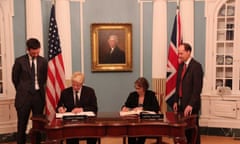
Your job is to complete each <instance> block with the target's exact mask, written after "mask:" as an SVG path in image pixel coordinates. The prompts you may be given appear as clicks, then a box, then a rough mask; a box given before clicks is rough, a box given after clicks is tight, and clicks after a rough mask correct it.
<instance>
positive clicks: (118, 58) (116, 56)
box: [104, 47, 125, 64]
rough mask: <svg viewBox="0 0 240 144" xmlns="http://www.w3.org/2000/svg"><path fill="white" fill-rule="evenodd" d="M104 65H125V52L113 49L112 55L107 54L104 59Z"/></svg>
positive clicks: (116, 48)
mask: <svg viewBox="0 0 240 144" xmlns="http://www.w3.org/2000/svg"><path fill="white" fill-rule="evenodd" d="M104 63H123V64H124V63H125V52H124V51H122V50H121V49H120V48H118V47H115V48H114V50H113V52H112V53H110V52H109V53H108V54H107V55H106V57H105V58H104Z"/></svg>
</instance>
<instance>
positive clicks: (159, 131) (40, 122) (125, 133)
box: [30, 112, 198, 144]
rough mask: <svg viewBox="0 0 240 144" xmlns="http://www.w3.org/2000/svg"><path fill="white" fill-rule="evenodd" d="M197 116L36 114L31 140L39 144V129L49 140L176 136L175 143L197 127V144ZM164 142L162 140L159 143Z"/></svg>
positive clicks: (184, 138)
mask: <svg viewBox="0 0 240 144" xmlns="http://www.w3.org/2000/svg"><path fill="white" fill-rule="evenodd" d="M196 119H197V116H196V115H192V116H189V117H183V116H182V114H178V113H174V112H167V113H166V114H165V115H164V119H160V120H158V119H155V120H153V119H140V118H139V117H138V116H124V117H121V116H120V115H119V112H116V113H112V112H110V113H102V112H100V113H98V114H97V116H96V117H90V118H88V119H86V120H78V121H71V120H62V119H54V120H53V121H52V122H48V121H47V119H46V117H44V116H35V117H32V124H33V126H32V129H31V132H30V134H31V143H32V144H35V138H36V132H39V131H41V132H44V133H46V143H58V142H59V141H61V140H64V139H67V138H86V137H97V138H100V137H105V136H109V137H135V136H137V137H138V136H146V137H148V136H149V137H160V136H170V137H173V139H174V143H175V144H186V143H187V140H186V137H185V130H186V129H192V130H193V133H192V134H193V141H192V142H191V143H192V144H194V143H196V135H197V132H198V129H197V126H196ZM159 143H160V142H159Z"/></svg>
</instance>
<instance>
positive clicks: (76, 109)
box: [72, 107, 83, 113]
mask: <svg viewBox="0 0 240 144" xmlns="http://www.w3.org/2000/svg"><path fill="white" fill-rule="evenodd" d="M80 112H83V108H79V107H77V108H74V109H73V110H72V113H80Z"/></svg>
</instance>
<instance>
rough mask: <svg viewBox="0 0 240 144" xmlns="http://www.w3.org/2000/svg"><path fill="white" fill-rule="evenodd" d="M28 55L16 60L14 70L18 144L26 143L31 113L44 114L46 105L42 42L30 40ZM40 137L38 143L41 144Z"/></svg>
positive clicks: (46, 65) (27, 44)
mask: <svg viewBox="0 0 240 144" xmlns="http://www.w3.org/2000/svg"><path fill="white" fill-rule="evenodd" d="M26 46H27V54H25V55H23V56H20V57H18V58H16V60H15V63H14V65H13V68H12V82H13V84H14V87H15V89H16V98H15V108H16V110H17V118H18V122H17V143H18V144H25V143H26V128H27V124H28V119H29V115H30V112H31V111H32V114H33V115H41V114H43V109H44V105H45V84H46V81H47V67H48V64H47V60H46V59H45V58H43V57H41V56H39V53H40V42H39V41H38V40H37V39H35V38H30V39H28V40H27V42H26ZM40 138H41V137H40V135H39V136H38V138H37V142H38V143H40Z"/></svg>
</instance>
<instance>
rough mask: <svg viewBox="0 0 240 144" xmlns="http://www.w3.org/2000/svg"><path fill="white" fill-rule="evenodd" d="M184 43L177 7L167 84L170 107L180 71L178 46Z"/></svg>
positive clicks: (167, 99)
mask: <svg viewBox="0 0 240 144" xmlns="http://www.w3.org/2000/svg"><path fill="white" fill-rule="evenodd" d="M181 43H182V34H181V21H180V12H179V8H178V7H177V10H176V16H175V19H174V25H173V30H172V36H171V41H170V45H169V51H168V63H167V83H166V97H165V101H166V102H167V104H168V105H169V106H171V107H172V105H173V95H174V93H175V91H176V80H177V69H178V65H179V62H178V52H177V49H178V46H179V45H180V44H181Z"/></svg>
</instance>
